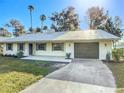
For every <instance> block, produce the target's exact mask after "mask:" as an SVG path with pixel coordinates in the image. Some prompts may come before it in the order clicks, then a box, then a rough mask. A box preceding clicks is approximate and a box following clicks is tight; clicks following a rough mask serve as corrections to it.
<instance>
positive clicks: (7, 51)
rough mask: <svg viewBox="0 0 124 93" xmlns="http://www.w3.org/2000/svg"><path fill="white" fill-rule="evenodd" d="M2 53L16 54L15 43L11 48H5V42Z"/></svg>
mask: <svg viewBox="0 0 124 93" xmlns="http://www.w3.org/2000/svg"><path fill="white" fill-rule="evenodd" d="M3 46H4V47H3V55H6V54H7V55H16V54H17V44H16V43H13V50H6V44H4V45H3Z"/></svg>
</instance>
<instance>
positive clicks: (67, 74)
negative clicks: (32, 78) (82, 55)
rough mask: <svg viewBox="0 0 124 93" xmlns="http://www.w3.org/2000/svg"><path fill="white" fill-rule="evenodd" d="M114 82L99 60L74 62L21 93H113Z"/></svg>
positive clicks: (110, 73) (109, 72) (106, 68)
mask: <svg viewBox="0 0 124 93" xmlns="http://www.w3.org/2000/svg"><path fill="white" fill-rule="evenodd" d="M115 87H116V85H115V80H114V78H113V75H112V72H111V71H110V70H109V68H108V67H107V66H106V65H105V64H103V63H102V62H101V61H99V60H79V59H78V60H74V61H73V62H72V63H70V64H68V65H66V66H65V67H63V68H61V69H60V70H57V71H55V72H53V73H51V74H49V75H48V76H46V77H45V78H44V79H42V80H40V81H39V82H37V83H35V84H33V85H32V86H29V87H28V88H26V89H25V90H23V91H22V92H21V93H115Z"/></svg>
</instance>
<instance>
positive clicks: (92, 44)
mask: <svg viewBox="0 0 124 93" xmlns="http://www.w3.org/2000/svg"><path fill="white" fill-rule="evenodd" d="M114 40H119V38H118V37H116V36H114V35H112V34H110V33H107V32H105V31H102V30H86V31H67V32H44V33H38V34H26V35H22V36H19V37H15V38H11V39H8V40H4V41H3V43H4V49H3V50H4V51H3V53H4V55H6V54H11V55H16V54H17V52H18V51H19V50H22V51H23V52H24V56H30V55H34V56H57V57H66V53H71V58H91V59H100V60H103V59H106V54H107V53H108V52H109V53H111V51H112V44H113V41H114Z"/></svg>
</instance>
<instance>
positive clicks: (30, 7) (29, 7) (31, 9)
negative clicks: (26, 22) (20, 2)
mask: <svg viewBox="0 0 124 93" xmlns="http://www.w3.org/2000/svg"><path fill="white" fill-rule="evenodd" d="M28 9H29V12H30V21H31V30H32V11H33V10H34V7H33V6H32V5H29V6H28Z"/></svg>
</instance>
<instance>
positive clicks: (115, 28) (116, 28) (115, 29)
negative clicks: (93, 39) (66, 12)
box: [87, 7, 122, 37]
mask: <svg viewBox="0 0 124 93" xmlns="http://www.w3.org/2000/svg"><path fill="white" fill-rule="evenodd" d="M87 16H88V21H89V28H90V29H102V30H104V31H107V32H109V33H111V34H114V35H116V36H119V37H121V36H122V31H121V19H120V17H118V16H116V17H115V18H112V17H110V16H109V11H105V10H104V8H100V7H91V8H89V9H88V10H87Z"/></svg>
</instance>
